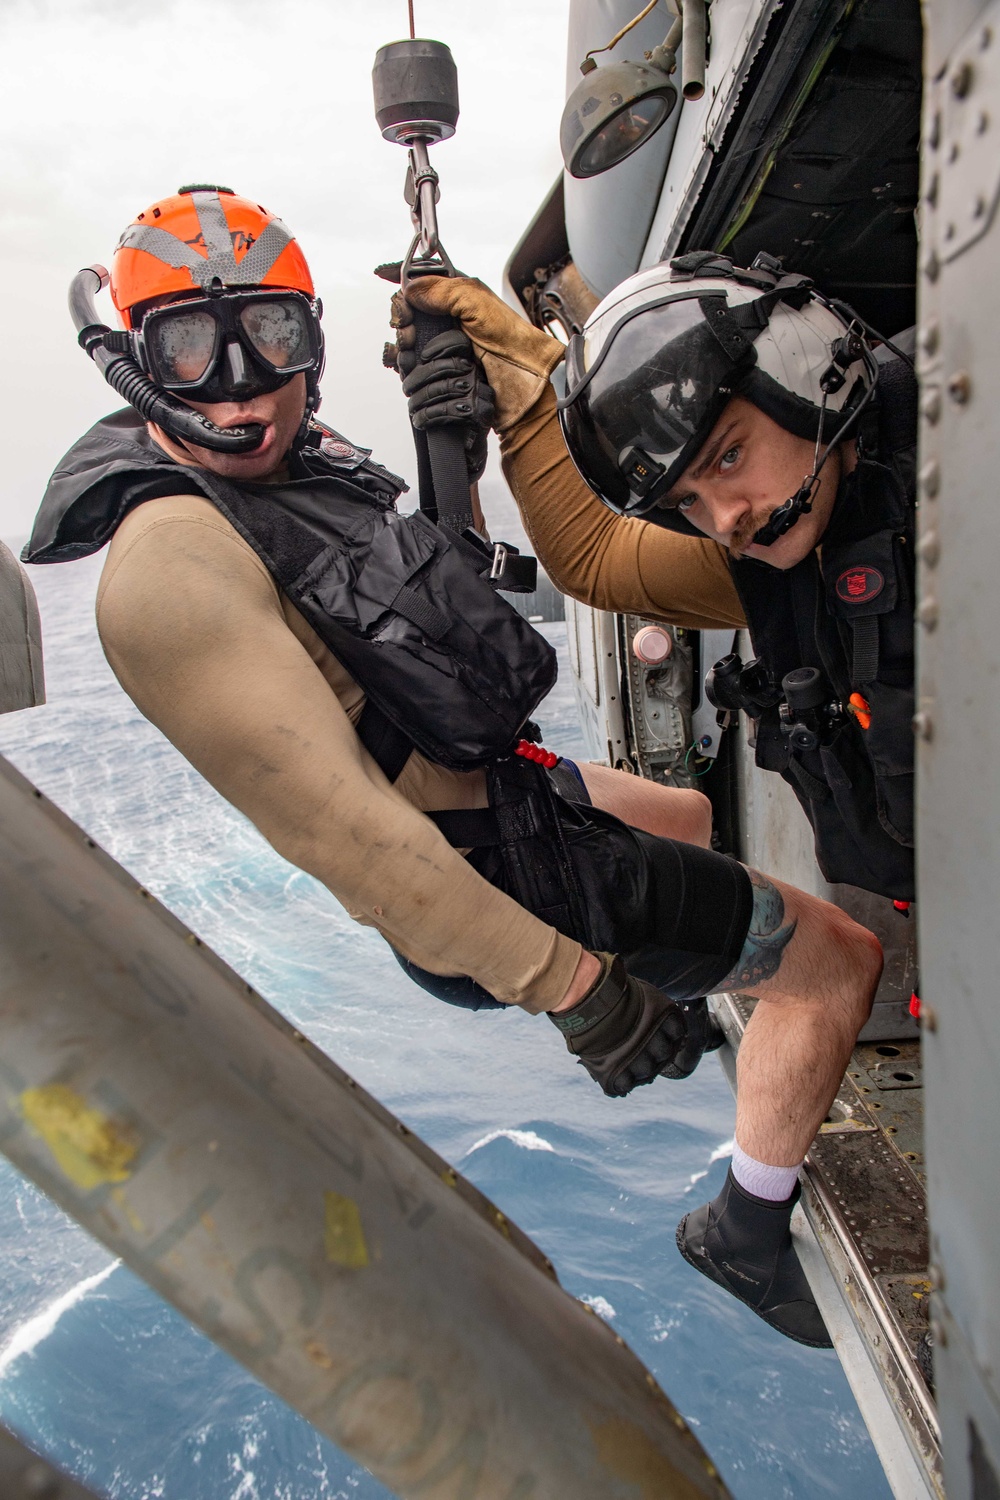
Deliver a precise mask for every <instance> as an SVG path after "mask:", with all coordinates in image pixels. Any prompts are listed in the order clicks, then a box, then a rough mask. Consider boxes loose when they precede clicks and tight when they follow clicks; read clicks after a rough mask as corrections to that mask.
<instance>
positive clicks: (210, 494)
mask: <svg viewBox="0 0 1000 1500" xmlns="http://www.w3.org/2000/svg"><path fill="white" fill-rule="evenodd" d="M314 437H315V444H314V445H313V446H305V447H302V448H300V449H299V450H298V451H297V452H296V454H295V455H294V457H293V458H292V460H291V469H292V473H291V477H290V478H289V480H287V481H286V482H283V483H280V484H253V483H246V482H244V483H241V484H240V485H239V486H238V487H237V486H236V485H232V484H229V483H228V482H226V481H225V480H223V479H221V478H219V476H218V475H216V474H214V473H211V472H210V471H209V470H207V469H201V468H189V467H185V466H183V465H179V464H176V463H174V462H173V461H172V460H171V459H170V458H169V457H168V456H167V455H166V454H164V452H163V450H162V449H160V448H159V447H158V446H157V445H156V444H155V443H154V442H153V441H152V439H151V438H150V437H149V435H148V433H147V432H146V430H145V426H144V424H143V422H142V419H141V418H140V417H139V416H138V415H137V414H136V413H135V412H133V411H131V410H127V411H123V412H116V413H115V414H114V415H113V416H111V417H107V418H105V419H104V420H103V421H101V422H98V423H97V424H96V426H94V427H93V428H92V429H91V430H90V432H88V433H87V434H86V436H85V437H84V438H82V439H81V441H80V442H79V443H77V444H76V445H75V446H74V447H73V448H72V449H71V450H70V452H69V453H68V454H67V456H66V458H65V459H64V460H63V462H62V464H61V465H60V466H59V468H58V469H57V470H56V471H55V473H54V474H53V476H52V479H51V480H50V481H49V485H48V488H47V489H46V492H45V495H44V497H43V499H42V504H41V508H40V509H39V513H38V516H37V518H36V521H35V526H34V529H33V532H32V535H31V539H30V541H29V542H28V545H27V547H26V548H25V550H24V554H23V555H24V557H25V560H26V561H28V562H33V563H45V562H62V561H67V560H70V559H72V558H77V557H83V556H85V555H87V554H88V553H91V552H95V551H97V550H98V548H100V547H102V546H103V545H104V543H105V542H107V541H109V540H110V538H111V536H112V535H113V533H114V531H115V530H116V529H117V527H118V526H119V525H120V523H121V521H122V520H123V519H124V517H125V516H126V515H127V514H128V512H129V511H130V510H132V509H133V508H134V507H135V506H136V505H139V504H141V503H142V502H143V501H145V500H150V499H153V498H155V497H158V496H163V495H172V494H178V493H188V494H198V495H203V496H204V497H205V498H206V499H208V500H210V501H211V502H212V504H213V505H215V506H216V508H217V509H218V510H219V511H220V512H221V513H222V514H223V515H224V516H225V517H226V519H227V520H228V521H229V522H230V524H231V525H232V526H233V527H234V528H235V529H236V531H237V532H238V533H239V534H240V536H242V537H243V539H244V540H245V541H246V542H247V543H248V544H249V545H250V546H251V547H252V548H253V550H254V551H255V552H256V553H257V555H258V557H260V559H261V560H262V562H263V563H264V565H265V567H266V568H267V569H268V571H269V573H270V574H271V576H272V577H273V578H274V580H275V582H276V583H277V584H278V586H279V587H280V588H281V590H282V591H283V592H284V593H285V594H286V595H287V597H288V598H289V599H290V600H291V601H292V603H293V604H294V605H295V606H296V608H297V609H298V610H299V611H300V612H301V614H302V615H303V616H304V617H305V618H306V620H307V621H308V622H309V624H310V625H311V626H312V627H313V629H314V630H315V631H316V634H317V635H318V636H319V638H320V640H322V641H323V642H324V643H325V644H326V645H327V646H328V647H329V648H330V650H331V651H332V652H333V654H334V655H335V656H336V657H337V659H338V660H339V661H340V662H341V663H342V664H343V665H344V666H345V667H346V668H347V670H348V672H350V674H351V676H352V677H353V678H354V680H355V681H356V682H357V683H358V685H359V686H360V687H361V688H362V689H363V690H364V692H365V695H366V698H367V703H366V706H365V709H364V712H363V715H362V720H361V723H360V724H359V733H360V734H361V737H362V740H363V741H364V742H365V744H366V746H367V747H368V749H369V750H370V751H371V753H372V754H373V755H374V756H375V758H376V760H378V761H379V763H380V764H381V765H382V767H383V770H385V771H386V773H387V774H388V775H390V777H393V776H394V775H396V774H398V772H399V771H400V770H401V769H402V766H403V764H404V763H405V760H406V758H407V757H408V755H409V754H410V751H411V750H412V749H413V748H414V747H416V748H417V749H418V750H420V751H421V752H422V753H423V754H424V755H425V756H427V758H428V759H429V760H432V761H435V762H436V763H437V764H438V765H443V766H447V767H449V768H450V769H452V770H459V771H465V770H471V769H473V768H475V767H478V766H484V765H487V764H489V763H490V762H491V761H493V760H495V759H496V758H497V757H498V756H500V755H504V754H506V753H508V752H509V751H510V750H511V748H512V747H513V745H514V743H515V742H516V740H517V738H518V735H519V734H520V733H521V731H522V729H523V726H524V724H525V721H526V720H527V719H528V718H529V716H530V715H531V713H532V712H533V711H534V709H535V708H536V707H537V705H538V704H539V702H540V701H541V700H542V698H544V697H545V695H546V693H548V691H549V689H550V688H551V687H552V684H553V683H554V682H555V677H556V655H555V652H554V650H553V649H552V647H551V646H550V645H549V643H548V642H547V641H546V640H545V638H544V637H543V636H542V635H540V634H539V632H538V631H536V630H534V629H533V628H532V626H531V625H529V624H528V622H527V620H525V619H524V618H523V616H521V615H519V614H518V613H517V611H516V610H515V609H513V608H512V606H511V605H510V604H508V603H507V601H506V600H505V599H502V598H500V597H499V596H498V595H497V593H496V591H495V589H494V588H493V587H492V586H491V584H490V581H489V575H490V572H491V564H492V561H493V552H492V549H490V548H488V547H484V548H482V549H480V548H478V547H476V546H474V545H473V543H472V542H470V541H467V540H464V539H463V538H461V537H457V536H455V535H454V534H453V533H450V532H447V531H446V530H444V529H443V528H441V527H439V526H436V525H435V524H434V523H433V522H432V521H430V520H429V519H428V518H427V517H426V516H425V515H424V514H423V513H422V512H420V511H417V512H415V513H414V514H413V515H410V516H401V515H399V513H398V512H397V511H396V508H395V502H396V498H397V496H398V495H399V494H400V492H401V490H402V489H403V488H404V486H403V482H402V480H400V479H397V478H396V476H395V475H392V474H390V473H389V472H388V470H386V469H383V468H382V467H381V466H380V465H378V464H374V463H372V461H371V459H370V457H369V455H368V452H367V450H364V449H358V448H355V447H354V446H353V445H352V444H351V443H348V442H347V440H346V439H345V438H342V437H341V436H340V434H338V433H334V432H332V431H330V430H329V429H326V428H320V427H318V426H317V428H316V430H315V434H314Z"/></svg>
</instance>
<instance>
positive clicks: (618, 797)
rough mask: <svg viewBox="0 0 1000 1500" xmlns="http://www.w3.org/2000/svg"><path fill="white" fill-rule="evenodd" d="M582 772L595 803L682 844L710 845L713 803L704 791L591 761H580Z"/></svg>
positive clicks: (661, 836) (626, 821)
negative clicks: (651, 779) (652, 779)
mask: <svg viewBox="0 0 1000 1500" xmlns="http://www.w3.org/2000/svg"><path fill="white" fill-rule="evenodd" d="M580 773H581V775H582V776H583V779H584V782H585V784H586V787H587V791H588V792H589V793H590V795H591V798H592V799H593V802H594V805H595V806H596V807H602V808H603V809H604V810H605V812H610V813H614V815H615V817H616V818H621V820H622V822H623V823H630V824H631V825H632V827H633V828H641V829H643V830H644V831H645V832H646V833H655V834H657V835H658V836H659V837H660V838H664V839H677V840H678V841H679V842H680V843H682V844H700V845H701V846H702V848H703V849H708V848H709V847H710V846H711V842H712V804H711V802H709V800H708V798H707V797H706V796H705V795H704V793H703V792H694V791H690V792H689V791H685V790H684V789H683V788H682V787H676V786H661V785H660V783H659V782H657V781H647V780H646V778H645V777H643V776H630V775H629V773H628V772H627V771H612V770H611V769H610V767H609V766H597V765H594V764H593V763H592V762H590V761H585V762H583V763H582V764H581V766H580Z"/></svg>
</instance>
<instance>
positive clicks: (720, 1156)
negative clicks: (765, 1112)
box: [684, 1137, 736, 1193]
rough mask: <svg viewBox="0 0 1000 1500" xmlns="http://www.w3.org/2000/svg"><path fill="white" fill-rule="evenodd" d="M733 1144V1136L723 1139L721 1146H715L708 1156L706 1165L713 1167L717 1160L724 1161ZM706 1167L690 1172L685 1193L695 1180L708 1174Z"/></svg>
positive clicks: (734, 1140) (730, 1152)
mask: <svg viewBox="0 0 1000 1500" xmlns="http://www.w3.org/2000/svg"><path fill="white" fill-rule="evenodd" d="M735 1145H736V1139H735V1137H734V1138H733V1140H731V1141H723V1142H722V1144H721V1146H716V1148H715V1150H714V1151H713V1152H712V1154H711V1156H710V1157H709V1158H708V1167H714V1166H715V1163H716V1162H717V1161H724V1160H725V1158H726V1157H727V1156H732V1154H733V1147H734V1146H735ZM708 1167H706V1168H705V1170H704V1171H703V1172H692V1174H691V1176H690V1177H689V1178H688V1185H687V1187H686V1188H685V1189H684V1191H685V1192H686V1193H689V1192H690V1191H691V1189H692V1188H693V1187H694V1185H695V1183H696V1182H700V1181H701V1179H702V1178H703V1177H707V1176H708Z"/></svg>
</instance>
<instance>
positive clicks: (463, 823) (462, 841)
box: [426, 807, 500, 849]
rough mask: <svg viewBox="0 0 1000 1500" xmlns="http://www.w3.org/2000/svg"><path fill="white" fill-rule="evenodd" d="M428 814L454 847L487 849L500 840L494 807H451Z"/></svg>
mask: <svg viewBox="0 0 1000 1500" xmlns="http://www.w3.org/2000/svg"><path fill="white" fill-rule="evenodd" d="M426 816H427V817H428V818H430V820H431V822H432V823H436V824H437V826H438V828H439V830H440V831H441V833H443V834H444V836H445V838H446V839H447V840H448V842H449V844H450V845H451V847H452V848H453V849H487V848H489V847H490V846H491V845H493V844H499V842H500V823H499V820H498V818H497V815H496V812H495V811H494V809H493V808H492V807H463V808H449V809H448V811H447V812H431V813H427V814H426Z"/></svg>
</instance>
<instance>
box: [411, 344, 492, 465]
mask: <svg viewBox="0 0 1000 1500" xmlns="http://www.w3.org/2000/svg"><path fill="white" fill-rule="evenodd" d="M396 365H397V368H398V370H399V373H400V374H401V375H402V377H403V394H404V395H405V396H406V397H407V398H408V400H407V406H408V409H409V413H410V421H411V422H412V424H413V426H414V427H415V428H416V430H417V431H418V432H427V431H429V430H430V429H431V428H434V427H443V426H451V427H461V428H463V429H464V437H465V458H466V463H467V465H468V469H469V479H470V481H472V482H474V481H475V480H477V479H478V478H479V476H480V475H481V474H482V472H483V470H484V469H485V467H486V444H487V434H488V432H489V430H490V428H491V427H492V425H493V422H494V420H495V418H496V406H495V403H494V400H493V391H492V389H491V388H490V386H489V385H488V383H487V380H486V376H485V375H484V374H483V369H482V366H481V365H480V363H479V361H478V360H477V359H476V357H475V355H474V354H473V352H472V343H471V341H470V339H469V336H468V334H465V333H463V332H462V330H461V328H449V329H448V330H447V331H446V332H445V333H439V334H437V336H436V337H435V338H432V339H430V340H429V341H428V343H427V344H426V345H425V346H424V348H423V350H422V351H421V353H420V354H417V352H416V350H414V349H400V350H399V352H398V355H397V359H396Z"/></svg>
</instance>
